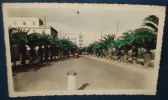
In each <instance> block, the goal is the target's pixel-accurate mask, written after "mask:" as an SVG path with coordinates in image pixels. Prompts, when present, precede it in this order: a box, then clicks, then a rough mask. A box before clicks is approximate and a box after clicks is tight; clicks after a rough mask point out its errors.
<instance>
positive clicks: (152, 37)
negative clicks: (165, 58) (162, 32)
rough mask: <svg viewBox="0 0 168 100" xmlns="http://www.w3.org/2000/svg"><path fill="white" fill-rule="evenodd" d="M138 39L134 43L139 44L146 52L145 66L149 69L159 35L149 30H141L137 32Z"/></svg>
mask: <svg viewBox="0 0 168 100" xmlns="http://www.w3.org/2000/svg"><path fill="white" fill-rule="evenodd" d="M135 36H136V39H135V40H134V42H138V44H139V48H144V49H145V50H146V52H145V54H144V65H145V66H146V67H148V66H149V65H150V60H151V52H150V51H151V50H153V49H156V41H157V34H156V33H155V32H154V31H152V30H149V29H147V28H139V29H136V30H135Z"/></svg>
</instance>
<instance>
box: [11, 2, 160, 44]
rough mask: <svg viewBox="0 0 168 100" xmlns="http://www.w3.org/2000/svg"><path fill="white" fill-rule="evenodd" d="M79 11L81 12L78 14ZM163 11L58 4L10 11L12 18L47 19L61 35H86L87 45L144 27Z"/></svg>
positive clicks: (49, 24)
mask: <svg viewBox="0 0 168 100" xmlns="http://www.w3.org/2000/svg"><path fill="white" fill-rule="evenodd" d="M78 11H79V13H77V12H78ZM149 15H156V16H159V12H158V11H157V10H155V9H153V8H150V7H148V8H147V9H145V7H142V6H141V7H135V6H133V7H127V6H122V5H120V6H113V5H101V6H100V5H94V6H92V5H85V4H83V5H77V4H69V5H68V6H65V5H64V4H63V5H58V6H57V5H55V6H54V7H53V6H52V7H45V6H44V7H43V6H41V7H40V6H37V7H23V8H22V7H15V8H10V9H8V16H9V17H38V18H41V19H44V17H45V18H46V24H47V26H52V27H54V28H55V29H56V30H57V31H58V32H59V34H60V32H61V33H62V34H63V33H80V32H81V33H82V34H83V39H84V42H83V44H84V46H88V45H89V44H90V43H92V42H93V41H98V40H99V39H101V34H102V35H103V36H104V35H106V34H116V33H117V22H118V34H117V36H121V35H122V33H124V32H127V31H129V30H134V29H136V28H140V27H142V24H143V19H144V18H145V17H147V16H149Z"/></svg>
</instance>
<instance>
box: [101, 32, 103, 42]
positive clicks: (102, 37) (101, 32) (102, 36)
mask: <svg viewBox="0 0 168 100" xmlns="http://www.w3.org/2000/svg"><path fill="white" fill-rule="evenodd" d="M102 38H103V36H102V32H101V40H102Z"/></svg>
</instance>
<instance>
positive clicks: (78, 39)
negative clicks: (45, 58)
mask: <svg viewBox="0 0 168 100" xmlns="http://www.w3.org/2000/svg"><path fill="white" fill-rule="evenodd" d="M59 38H61V39H68V40H70V41H72V42H73V43H75V44H76V45H77V46H78V47H79V48H81V47H83V34H82V33H78V34H77V33H65V34H61V35H60V36H59Z"/></svg>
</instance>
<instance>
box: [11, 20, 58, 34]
mask: <svg viewBox="0 0 168 100" xmlns="http://www.w3.org/2000/svg"><path fill="white" fill-rule="evenodd" d="M8 23H9V28H20V29H22V30H25V31H28V34H31V33H39V34H42V35H47V36H54V37H58V35H57V34H58V32H57V30H55V29H54V28H53V27H51V26H50V27H46V25H45V23H44V22H43V21H42V20H41V19H40V18H22V17H10V18H9V22H8Z"/></svg>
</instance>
